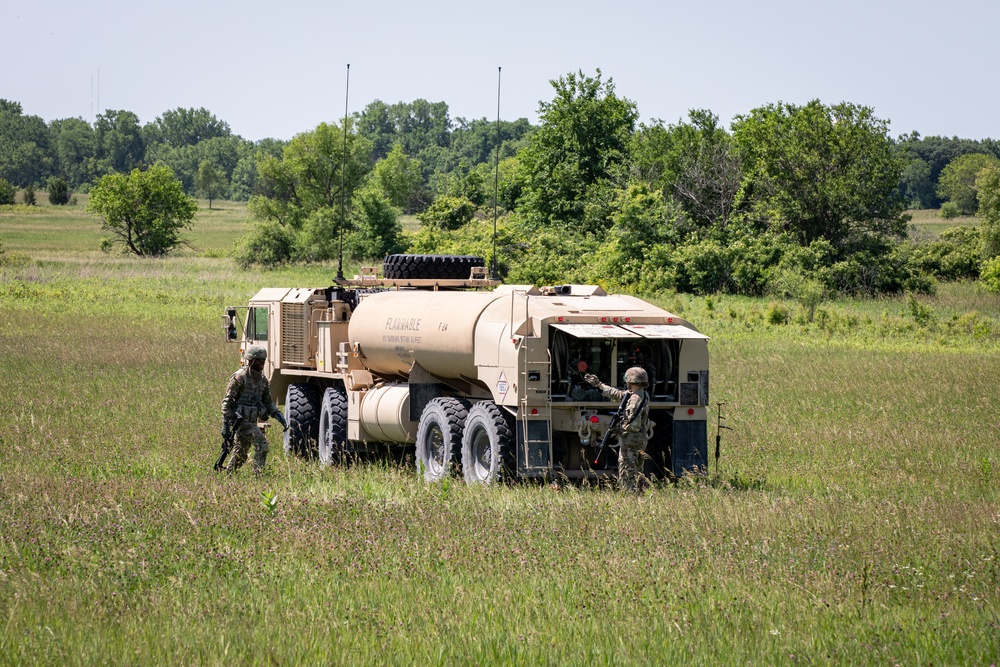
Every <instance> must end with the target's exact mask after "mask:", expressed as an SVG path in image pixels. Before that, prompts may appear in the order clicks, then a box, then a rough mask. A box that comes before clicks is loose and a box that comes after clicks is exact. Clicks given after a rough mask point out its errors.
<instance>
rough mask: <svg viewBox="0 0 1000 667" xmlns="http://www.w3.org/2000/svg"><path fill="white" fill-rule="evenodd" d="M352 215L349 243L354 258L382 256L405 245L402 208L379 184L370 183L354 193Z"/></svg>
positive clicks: (393, 252)
mask: <svg viewBox="0 0 1000 667" xmlns="http://www.w3.org/2000/svg"><path fill="white" fill-rule="evenodd" d="M351 217H352V226H353V228H354V231H353V232H352V233H351V235H350V237H349V239H348V241H347V246H348V249H349V252H350V255H351V257H352V258H354V259H359V260H368V259H378V260H381V259H382V258H383V257H385V256H387V255H392V254H395V253H398V252H403V251H404V250H405V249H406V245H405V244H404V243H403V227H402V226H401V225H400V224H399V209H398V208H396V207H395V206H393V204H392V202H390V201H389V198H388V197H386V196H385V195H384V194H383V193H382V191H381V190H380V189H379V188H375V187H371V186H369V187H364V188H361V189H360V190H359V191H358V192H356V193H354V203H353V204H352V205H351Z"/></svg>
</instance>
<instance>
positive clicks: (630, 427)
mask: <svg viewBox="0 0 1000 667" xmlns="http://www.w3.org/2000/svg"><path fill="white" fill-rule="evenodd" d="M583 379H584V380H586V381H587V382H589V383H590V384H592V385H593V386H594V387H596V388H597V389H599V390H600V392H601V393H602V394H604V396H605V397H606V398H611V399H614V400H616V401H621V400H623V399H624V398H625V396H626V395H628V397H629V398H628V400H627V401H626V402H625V407H624V411H625V414H624V415H623V416H622V420H621V448H620V449H619V450H618V484H619V486H620V487H621V488H622V489H623V490H626V491H632V492H638V491H639V471H640V469H641V468H642V460H643V459H644V458H645V456H646V445H647V444H648V443H649V436H648V433H649V394H647V393H646V389H645V387H647V386H648V385H649V376H648V375H647V374H646V371H645V369H643V368H639V367H638V366H636V367H635V368H630V369H628V370H627V371H625V383H626V384H627V385H628V390H627V391H626V390H623V389H617V388H615V387H609V386H608V385H606V384H604V383H603V382H601V381H600V380H599V379H598V378H597V376H596V375H591V374H589V373H588V374H587V375H585V376H584V378H583Z"/></svg>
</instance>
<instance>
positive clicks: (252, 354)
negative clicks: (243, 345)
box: [243, 345, 267, 361]
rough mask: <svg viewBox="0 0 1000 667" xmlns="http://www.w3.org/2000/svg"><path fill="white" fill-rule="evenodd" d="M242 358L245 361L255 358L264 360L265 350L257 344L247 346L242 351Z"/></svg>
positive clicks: (265, 357) (265, 356)
mask: <svg viewBox="0 0 1000 667" xmlns="http://www.w3.org/2000/svg"><path fill="white" fill-rule="evenodd" d="M243 358H244V359H245V360H247V361H253V360H255V359H260V360H261V361H264V360H266V359H267V350H265V349H264V348H262V347H261V346H259V345H254V346H253V347H251V348H248V349H247V351H246V352H244V353H243Z"/></svg>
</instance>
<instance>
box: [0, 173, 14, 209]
mask: <svg viewBox="0 0 1000 667" xmlns="http://www.w3.org/2000/svg"><path fill="white" fill-rule="evenodd" d="M16 193H17V190H16V189H15V188H14V186H13V185H11V184H10V183H8V182H7V181H6V180H5V179H3V178H0V206H4V205H7V204H13V203H14V195H15V194H16Z"/></svg>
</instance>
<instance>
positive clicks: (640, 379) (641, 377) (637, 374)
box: [625, 366, 649, 387]
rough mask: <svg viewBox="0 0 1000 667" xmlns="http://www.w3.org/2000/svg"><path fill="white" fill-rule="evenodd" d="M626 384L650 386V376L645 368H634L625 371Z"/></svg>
mask: <svg viewBox="0 0 1000 667" xmlns="http://www.w3.org/2000/svg"><path fill="white" fill-rule="evenodd" d="M625 384H641V385H642V386H643V387H648V386H649V375H648V374H647V373H646V369H645V368H640V367H639V366H633V367H632V368H630V369H628V370H627V371H625Z"/></svg>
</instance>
